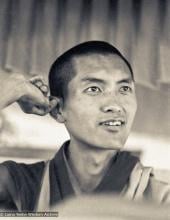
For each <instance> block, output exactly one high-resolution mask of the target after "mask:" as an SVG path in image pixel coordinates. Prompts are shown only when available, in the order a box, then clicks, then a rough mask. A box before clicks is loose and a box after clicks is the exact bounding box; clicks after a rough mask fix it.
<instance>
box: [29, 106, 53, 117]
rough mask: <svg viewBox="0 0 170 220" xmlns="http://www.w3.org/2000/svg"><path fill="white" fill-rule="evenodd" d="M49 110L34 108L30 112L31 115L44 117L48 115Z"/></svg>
mask: <svg viewBox="0 0 170 220" xmlns="http://www.w3.org/2000/svg"><path fill="white" fill-rule="evenodd" d="M48 112H49V111H48V109H45V108H41V107H37V106H33V108H32V110H31V111H30V113H31V114H36V115H41V116H44V115H46V114H47V113H48Z"/></svg>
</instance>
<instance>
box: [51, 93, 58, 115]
mask: <svg viewBox="0 0 170 220" xmlns="http://www.w3.org/2000/svg"><path fill="white" fill-rule="evenodd" d="M58 103H59V98H57V97H53V96H50V97H49V112H50V111H52V110H53V109H54V108H55V107H57V105H58Z"/></svg>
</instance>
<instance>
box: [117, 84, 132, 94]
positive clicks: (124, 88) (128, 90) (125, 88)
mask: <svg viewBox="0 0 170 220" xmlns="http://www.w3.org/2000/svg"><path fill="white" fill-rule="evenodd" d="M120 92H121V93H131V92H132V88H131V87H130V86H122V87H121V88H120Z"/></svg>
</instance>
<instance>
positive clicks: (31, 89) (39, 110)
mask: <svg viewBox="0 0 170 220" xmlns="http://www.w3.org/2000/svg"><path fill="white" fill-rule="evenodd" d="M25 88H26V89H25V94H24V95H23V96H22V97H21V98H20V99H19V100H18V104H19V105H20V107H21V109H22V110H23V111H24V112H25V113H29V114H36V115H46V114H48V113H49V112H50V111H51V110H52V109H53V108H54V107H55V106H56V105H57V99H56V98H54V97H50V96H49V95H48V93H49V91H48V86H47V85H46V84H45V83H44V82H43V78H42V77H41V76H34V77H32V78H31V79H29V80H28V81H27V83H26V86H25Z"/></svg>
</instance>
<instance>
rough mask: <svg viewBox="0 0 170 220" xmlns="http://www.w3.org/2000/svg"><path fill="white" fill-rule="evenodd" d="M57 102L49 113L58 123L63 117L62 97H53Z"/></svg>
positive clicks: (63, 120)
mask: <svg viewBox="0 0 170 220" xmlns="http://www.w3.org/2000/svg"><path fill="white" fill-rule="evenodd" d="M55 100H56V102H57V104H56V105H55V107H54V108H53V109H52V110H51V111H50V115H51V116H52V117H53V118H54V119H55V120H56V121H58V122H59V123H64V122H65V119H64V117H63V99H62V98H55Z"/></svg>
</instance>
